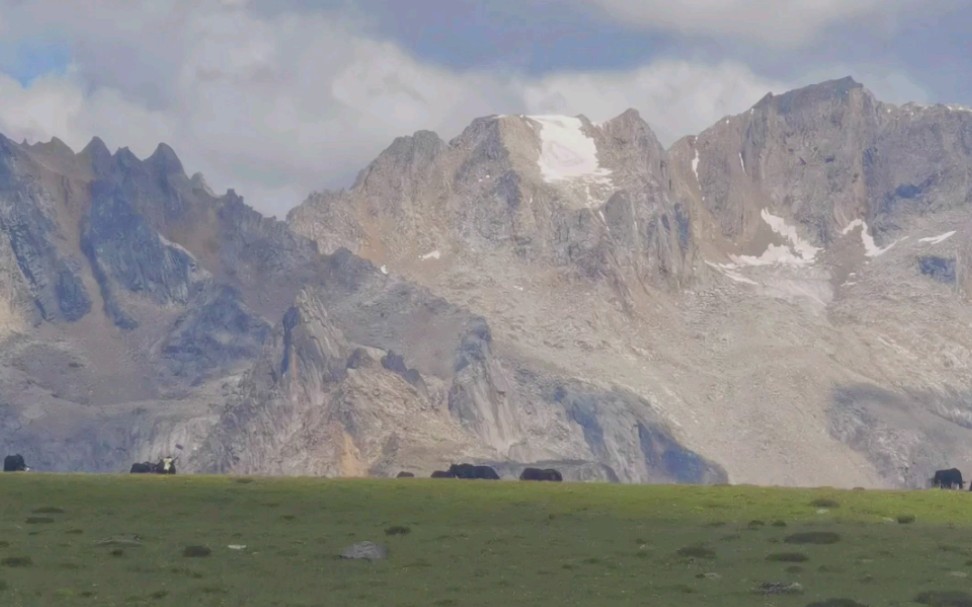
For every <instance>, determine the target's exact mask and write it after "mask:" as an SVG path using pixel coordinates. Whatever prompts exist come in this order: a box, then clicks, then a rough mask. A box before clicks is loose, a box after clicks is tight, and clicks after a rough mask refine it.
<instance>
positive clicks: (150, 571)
mask: <svg viewBox="0 0 972 607" xmlns="http://www.w3.org/2000/svg"><path fill="white" fill-rule="evenodd" d="M363 540H370V541H374V542H379V543H383V544H385V545H386V546H388V551H389V554H388V558H387V560H381V561H375V562H369V561H359V560H345V559H340V558H338V555H339V554H340V552H341V551H342V550H343V549H344V548H345V547H347V546H348V545H350V544H352V543H354V542H357V541H363ZM230 545H234V546H237V548H239V546H245V548H242V549H231V548H229V547H228V546H230ZM970 573H972V493H970V492H968V491H941V490H922V491H907V492H905V491H901V492H898V491H860V490H858V491H838V490H834V489H777V488H759V487H748V486H719V487H694V486H648V485H611V484H575V483H563V484H557V483H524V482H517V481H499V482H495V481H493V482H490V481H465V480H454V479H444V480H431V479H400V480H395V479H387V480H385V479H368V480H365V479H360V480H322V479H309V478H303V479H284V478H262V477H256V478H239V477H227V476H191V475H177V476H163V475H83V474H78V475H58V474H45V473H33V472H31V473H26V474H16V473H14V474H11V473H8V474H2V475H0V605H3V606H11V607H19V606H28V605H57V606H61V605H64V606H71V605H91V606H99V607H100V606H113V605H126V606H130V605H145V606H150V605H151V606H165V605H178V606H189V605H193V606H195V605H199V606H224V605H225V606H250V605H252V606H261V607H264V606H267V607H269V606H280V607H284V606H287V607H291V606H292V607H297V606H312V605H313V606H318V605H320V606H325V605H326V606H331V605H334V606H352V605H354V606H359V605H376V606H378V605H380V606H383V607H407V606H414V607H425V606H456V607H460V606H487V605H488V606H491V607H505V606H514V605H525V606H546V605H550V606H557V607H561V606H565V605H584V606H592V605H612V606H615V605H618V606H621V605H639V606H641V605H655V606H659V607H669V606H672V607H675V606H678V607H690V606H694V605H719V606H727V607H731V606H735V605H740V606H742V605H747V606H748V605H756V606H774V607H786V606H799V607H804V606H808V605H814V606H815V607H854V606H855V605H871V606H877V605H882V606H883V605H942V606H970V607H972V580H970V579H969V577H968V576H969V574H970ZM794 583H796V584H798V585H794Z"/></svg>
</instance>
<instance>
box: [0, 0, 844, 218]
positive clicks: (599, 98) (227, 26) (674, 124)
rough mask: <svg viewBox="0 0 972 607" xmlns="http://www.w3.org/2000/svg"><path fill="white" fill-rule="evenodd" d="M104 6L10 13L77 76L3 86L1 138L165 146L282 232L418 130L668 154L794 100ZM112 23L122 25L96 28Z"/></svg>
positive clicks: (331, 24)
mask: <svg viewBox="0 0 972 607" xmlns="http://www.w3.org/2000/svg"><path fill="white" fill-rule="evenodd" d="M92 2H93V3H95V5H96V6H95V7H94V8H92V7H90V6H88V4H85V6H84V7H80V6H76V5H75V4H74V3H68V4H62V3H60V2H56V3H55V2H54V0H34V1H33V2H30V3H21V2H11V1H10V0H0V14H3V15H4V17H5V18H6V19H8V20H9V21H8V22H9V23H13V24H14V26H13V27H11V31H15V32H17V33H18V35H21V36H30V35H31V30H30V27H28V25H27V24H33V27H36V28H41V29H43V30H44V31H55V32H58V33H59V34H62V35H63V38H64V39H65V42H66V43H68V44H70V45H71V47H72V53H73V54H72V60H73V63H72V65H71V66H70V67H69V69H68V70H66V72H65V73H63V74H58V75H53V74H52V75H48V76H44V77H41V78H37V79H35V80H33V81H31V83H30V84H29V85H26V86H24V85H22V84H20V83H19V82H17V81H16V80H14V79H12V78H10V77H6V76H4V75H3V74H0V99H3V103H0V132H3V133H5V134H6V135H8V136H10V137H11V138H13V139H16V140H18V141H19V140H20V139H22V138H27V139H28V140H31V141H37V140H45V141H46V140H48V139H50V137H52V136H57V137H59V138H60V139H63V140H64V141H65V142H67V143H68V144H69V145H71V146H72V147H74V148H75V149H80V148H81V147H82V146H84V145H85V144H86V143H87V142H88V141H89V140H90V138H91V137H92V136H94V135H98V136H100V137H101V138H102V139H104V140H105V142H106V143H107V144H108V145H109V147H111V148H116V147H123V146H127V147H130V148H131V149H132V151H133V152H135V154H137V155H139V156H141V157H144V156H147V155H148V154H150V153H151V152H152V150H154V148H155V146H156V145H157V144H158V142H160V141H165V142H166V143H169V144H170V145H172V147H173V148H175V150H176V152H177V153H178V154H179V156H180V158H181V159H182V161H183V164H184V165H185V167H186V169H187V171H189V172H195V171H202V172H203V173H204V174H205V175H206V179H207V181H208V182H209V183H210V184H211V185H212V187H213V189H215V190H216V191H218V192H220V191H223V190H225V189H226V188H229V187H232V188H234V189H236V191H237V192H239V193H241V194H242V195H243V196H244V197H245V198H246V200H247V202H248V203H250V204H251V205H252V206H254V207H255V208H257V209H259V210H261V211H263V212H267V213H271V214H277V215H278V216H282V215H283V214H284V213H285V212H286V211H287V210H288V209H289V208H290V207H291V206H293V205H295V204H297V203H299V202H300V201H301V200H302V199H303V198H304V197H305V196H306V195H307V194H308V193H309V192H310V191H312V190H315V189H321V188H324V187H328V188H332V187H342V186H346V185H348V184H349V183H350V181H351V179H352V178H353V177H354V175H355V174H357V172H358V171H359V170H360V169H362V168H364V166H365V165H366V164H367V163H368V162H369V161H371V160H372V159H373V158H374V157H375V156H376V155H377V154H378V153H379V152H380V151H381V150H382V149H383V148H385V147H386V146H387V145H388V144H389V143H390V142H391V141H392V139H393V138H395V137H397V136H399V135H403V134H410V133H412V132H414V131H416V130H419V129H431V130H435V131H437V132H438V133H439V134H440V135H441V136H442V137H444V138H450V137H453V136H455V135H456V134H458V132H459V131H460V130H461V129H462V128H463V127H465V126H466V125H467V124H468V123H469V122H470V121H471V120H472V119H473V118H475V117H477V116H482V115H488V114H493V113H520V112H529V113H550V112H558V113H566V114H571V115H574V114H581V113H582V114H585V115H587V116H588V117H589V118H591V119H592V120H595V121H598V120H604V119H607V118H610V117H613V116H615V115H617V114H619V113H621V112H622V111H624V110H625V109H627V108H629V107H634V108H637V109H638V110H639V111H640V112H641V113H642V115H643V116H644V117H645V119H646V120H648V122H649V123H650V124H651V125H652V127H653V128H654V129H655V130H656V132H657V133H658V135H659V138H660V139H661V140H662V142H663V143H665V144H668V143H671V142H672V141H673V140H674V139H675V138H677V137H678V136H681V135H684V134H689V133H693V132H698V131H700V130H702V129H703V128H706V127H707V126H709V125H711V124H712V123H713V122H715V121H716V120H718V119H719V118H720V117H721V116H723V115H725V114H729V113H736V112H741V111H743V110H745V108H747V107H749V106H750V105H751V104H753V103H755V102H756V101H757V100H758V99H759V98H760V97H762V96H763V95H764V94H765V93H766V92H768V91H773V92H774V93H777V92H782V91H783V90H785V89H786V88H788V87H787V86H785V83H781V82H776V81H771V80H767V79H765V78H762V77H760V76H758V75H756V74H754V73H753V72H752V71H751V70H749V69H748V68H747V67H746V66H744V65H742V64H738V63H732V62H724V63H720V64H717V65H706V64H700V63H692V62H687V61H674V60H664V61H658V62H655V63H652V64H650V65H646V66H643V67H640V68H636V69H632V70H626V71H614V72H599V73H577V72H561V73H557V74H551V75H547V76H545V77H526V76H522V75H521V76H516V75H512V76H511V75H509V74H501V73H499V72H491V71H455V70H449V69H445V68H442V67H438V66H433V65H429V64H425V63H422V62H421V61H419V60H417V59H416V58H414V57H412V56H411V55H409V54H408V53H407V52H405V51H404V50H402V49H401V48H400V47H398V46H396V45H394V44H392V43H389V42H386V41H381V40H376V39H374V38H372V37H369V36H368V35H365V34H364V33H362V32H363V31H365V29H366V28H364V27H362V24H361V23H357V22H354V21H352V20H351V18H350V17H348V16H347V15H345V14H341V13H334V12H325V11H318V12H314V13H308V12H304V13H301V14H299V15H298V14H296V13H287V12H283V13H279V12H278V13H275V14H272V15H270V14H259V13H257V12H255V10H254V9H252V8H251V7H250V5H249V3H247V2H241V1H238V0H237V1H232V2H226V0H209V1H207V2H202V3H197V2H189V1H183V0H169V1H168V2H166V1H164V0H158V2H155V1H153V2H152V3H132V2H128V1H122V0H92ZM54 8H57V10H53V9H54ZM82 9H83V10H82ZM89 9H90V10H89ZM106 12H107V13H110V14H112V15H113V19H112V20H111V22H109V21H106V20H103V19H96V18H94V17H92V16H91V15H94V14H105V13H106ZM840 75H843V74H840Z"/></svg>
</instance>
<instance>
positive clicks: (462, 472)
mask: <svg viewBox="0 0 972 607" xmlns="http://www.w3.org/2000/svg"><path fill="white" fill-rule="evenodd" d="M177 459H179V458H178V457H163V458H161V459H159V461H158V462H156V463H152V462H137V463H134V464H132V467H131V470H129V472H130V473H132V474H146V473H154V474H175V473H176V467H175V463H176V460H177ZM27 470H30V467H29V466H27V463H26V462H25V461H24V456H23V455H21V454H19V453H17V454H15V455H8V456H6V457H4V458H3V471H4V472H25V471H27ZM414 477H415V475H414V474H412V473H411V472H399V473H398V475H397V476H396V478H414ZM432 478H465V479H484V480H499V479H500V475H499V474H497V473H496V470H495V469H493V468H492V467H491V466H477V465H474V464H452V465H451V466H449V469H448V470H436V471H435V472H433V473H432ZM520 480H521V481H555V482H560V481H563V480H564V477H563V476H562V475H561V474H560V472H559V471H557V470H555V469H553V468H524V469H523V472H521V473H520ZM929 483H930V484H931V486H932V487H939V488H941V489H955V488H958V489H963V488H964V487H965V481H964V480H963V479H962V472H961V471H960V470H959V469H958V468H948V469H946V470H936V471H935V475H934V476H933V477H932V478H931V479H930V480H929ZM969 491H972V483H969Z"/></svg>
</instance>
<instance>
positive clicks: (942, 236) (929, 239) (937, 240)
mask: <svg viewBox="0 0 972 607" xmlns="http://www.w3.org/2000/svg"><path fill="white" fill-rule="evenodd" d="M954 234H955V230H952V231H951V232H945V233H944V234H939V235H938V236H928V237H927V238H919V239H918V242H929V243H931V244H938V243H940V242H944V241H946V240H948V239H949V238H951V237H952V236H953V235H954Z"/></svg>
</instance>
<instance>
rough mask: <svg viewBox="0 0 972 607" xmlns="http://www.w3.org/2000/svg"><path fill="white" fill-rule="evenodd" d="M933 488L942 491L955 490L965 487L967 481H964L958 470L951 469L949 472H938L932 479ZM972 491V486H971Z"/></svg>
mask: <svg viewBox="0 0 972 607" xmlns="http://www.w3.org/2000/svg"><path fill="white" fill-rule="evenodd" d="M931 484H932V487H939V488H941V489H954V488H956V487H957V488H959V489H961V488H962V487H964V486H965V481H964V480H962V473H961V472H959V470H958V468H949V469H948V470H936V471H935V476H934V477H932V479H931ZM969 489H972V485H970V486H969Z"/></svg>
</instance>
